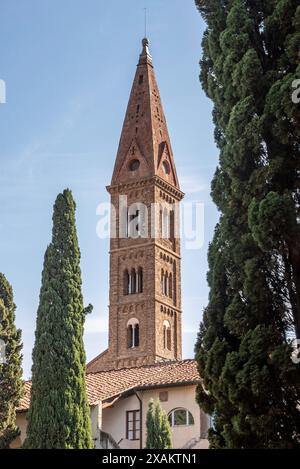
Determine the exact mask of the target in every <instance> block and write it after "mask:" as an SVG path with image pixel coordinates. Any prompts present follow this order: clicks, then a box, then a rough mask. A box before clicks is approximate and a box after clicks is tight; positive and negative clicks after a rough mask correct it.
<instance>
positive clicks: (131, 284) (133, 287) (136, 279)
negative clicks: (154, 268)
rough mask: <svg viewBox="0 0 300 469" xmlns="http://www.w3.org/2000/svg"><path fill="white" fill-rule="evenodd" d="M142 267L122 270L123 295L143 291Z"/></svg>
mask: <svg viewBox="0 0 300 469" xmlns="http://www.w3.org/2000/svg"><path fill="white" fill-rule="evenodd" d="M143 283H144V279H143V269H142V268H141V267H139V268H138V269H137V270H136V269H131V271H129V270H127V269H126V270H125V272H124V295H136V294H138V293H143Z"/></svg>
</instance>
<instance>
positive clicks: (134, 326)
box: [127, 318, 140, 348]
mask: <svg viewBox="0 0 300 469" xmlns="http://www.w3.org/2000/svg"><path fill="white" fill-rule="evenodd" d="M139 345H140V325H139V321H138V320H137V319H135V318H133V319H130V321H128V323H127V347H128V348H136V347H139Z"/></svg>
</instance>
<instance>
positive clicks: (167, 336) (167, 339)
mask: <svg viewBox="0 0 300 469" xmlns="http://www.w3.org/2000/svg"><path fill="white" fill-rule="evenodd" d="M163 329H164V334H163V336H164V349H165V350H169V351H170V350H172V337H171V326H170V323H169V321H164V324H163Z"/></svg>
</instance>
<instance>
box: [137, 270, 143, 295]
mask: <svg viewBox="0 0 300 469" xmlns="http://www.w3.org/2000/svg"><path fill="white" fill-rule="evenodd" d="M143 282H144V279H143V269H142V267H139V269H138V285H137V287H138V289H137V292H138V293H143Z"/></svg>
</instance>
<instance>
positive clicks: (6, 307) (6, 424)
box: [0, 273, 23, 449]
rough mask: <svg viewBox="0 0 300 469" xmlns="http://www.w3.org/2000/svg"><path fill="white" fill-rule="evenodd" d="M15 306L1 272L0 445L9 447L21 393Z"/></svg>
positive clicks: (18, 339)
mask: <svg viewBox="0 0 300 469" xmlns="http://www.w3.org/2000/svg"><path fill="white" fill-rule="evenodd" d="M15 309H16V306H15V304H14V300H13V291H12V288H11V286H10V284H9V283H8V281H7V280H6V278H5V276H4V275H3V274H1V273H0V341H1V344H4V346H5V349H4V348H3V350H2V354H1V356H0V358H1V362H0V449H6V448H9V446H10V444H11V443H12V441H13V440H14V439H15V438H16V437H17V436H18V435H19V430H18V428H17V426H16V408H17V407H18V405H19V403H20V399H21V397H22V393H23V383H22V368H21V362H22V356H21V349H22V344H21V331H20V330H18V329H17V328H16V326H15ZM1 344H0V345H1Z"/></svg>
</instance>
